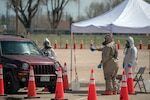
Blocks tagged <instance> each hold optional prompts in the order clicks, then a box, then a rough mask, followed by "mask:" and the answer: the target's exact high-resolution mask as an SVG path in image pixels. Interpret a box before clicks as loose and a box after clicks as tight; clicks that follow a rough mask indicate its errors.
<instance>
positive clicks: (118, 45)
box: [117, 40, 120, 50]
mask: <svg viewBox="0 0 150 100" xmlns="http://www.w3.org/2000/svg"><path fill="white" fill-rule="evenodd" d="M117 47H118V50H119V49H120V40H118V44H117Z"/></svg>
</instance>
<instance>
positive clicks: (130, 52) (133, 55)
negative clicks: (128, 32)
mask: <svg viewBox="0 0 150 100" xmlns="http://www.w3.org/2000/svg"><path fill="white" fill-rule="evenodd" d="M137 52H138V51H137V48H136V47H135V45H134V39H133V38H132V37H130V36H129V37H128V38H127V40H126V45H125V51H124V54H125V56H124V60H123V68H124V69H125V71H126V73H128V70H129V67H128V64H130V65H131V66H132V73H133V75H134V71H135V68H136V66H137ZM127 76H128V74H127Z"/></svg>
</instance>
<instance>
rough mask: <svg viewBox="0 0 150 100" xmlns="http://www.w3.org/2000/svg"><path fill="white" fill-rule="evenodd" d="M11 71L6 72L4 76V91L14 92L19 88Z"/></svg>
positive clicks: (7, 92)
mask: <svg viewBox="0 0 150 100" xmlns="http://www.w3.org/2000/svg"><path fill="white" fill-rule="evenodd" d="M13 76H14V75H13V74H12V73H11V72H7V73H6V74H5V76H4V84H5V93H6V94H14V93H17V91H18V90H19V83H17V82H16V81H15V79H14V77H13Z"/></svg>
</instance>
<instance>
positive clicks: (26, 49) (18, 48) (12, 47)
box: [1, 41, 42, 55]
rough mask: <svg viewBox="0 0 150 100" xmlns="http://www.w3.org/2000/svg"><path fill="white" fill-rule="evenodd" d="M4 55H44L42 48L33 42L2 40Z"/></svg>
mask: <svg viewBox="0 0 150 100" xmlns="http://www.w3.org/2000/svg"><path fill="white" fill-rule="evenodd" d="M1 48H2V54H3V55H25V54H27V55H42V52H41V50H40V49H39V48H38V47H37V46H36V45H35V44H34V43H32V42H20V41H2V42H1Z"/></svg>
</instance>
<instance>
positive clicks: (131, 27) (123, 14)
mask: <svg viewBox="0 0 150 100" xmlns="http://www.w3.org/2000/svg"><path fill="white" fill-rule="evenodd" d="M73 33H140V34H145V33H148V34H150V4H148V3H146V2H145V1H143V0H124V1H123V2H122V3H121V4H119V5H118V6H117V7H115V8H113V9H112V10H110V11H108V12H106V13H104V14H102V15H100V16H97V17H94V18H91V19H88V20H84V21H81V22H77V23H73V24H72V25H71V47H72V40H73V35H72V34H73ZM70 70H71V73H70V74H71V76H70V77H71V81H72V48H71V69H70Z"/></svg>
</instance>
